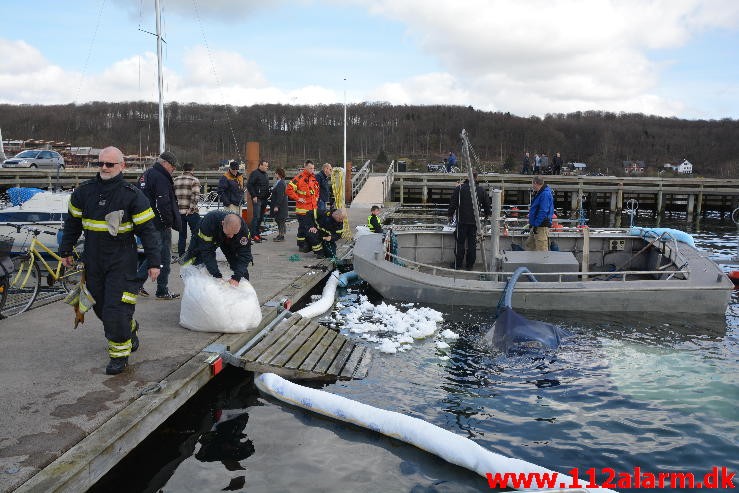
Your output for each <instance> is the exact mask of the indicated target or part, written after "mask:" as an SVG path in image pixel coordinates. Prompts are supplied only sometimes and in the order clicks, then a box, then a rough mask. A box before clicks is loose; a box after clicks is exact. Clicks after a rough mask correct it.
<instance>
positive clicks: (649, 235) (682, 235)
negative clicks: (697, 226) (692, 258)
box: [629, 226, 695, 247]
mask: <svg viewBox="0 0 739 493" xmlns="http://www.w3.org/2000/svg"><path fill="white" fill-rule="evenodd" d="M665 233H666V234H665ZM629 234H630V235H631V236H641V237H642V238H644V239H645V240H647V241H652V240H653V239H655V238H658V237H659V236H661V235H663V234H664V237H663V238H664V239H665V240H668V239H670V238H674V239H675V240H677V241H679V242H681V243H685V244H686V245H690V246H692V247H695V241H694V240H693V237H692V236H690V235H689V234H688V233H686V232H685V231H680V230H679V229H672V228H639V227H636V226H634V227H632V228H631V230H630V231H629Z"/></svg>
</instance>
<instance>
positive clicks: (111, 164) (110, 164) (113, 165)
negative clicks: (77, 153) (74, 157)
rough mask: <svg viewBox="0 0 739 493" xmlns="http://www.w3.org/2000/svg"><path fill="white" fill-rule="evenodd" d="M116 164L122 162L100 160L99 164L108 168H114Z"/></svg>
mask: <svg viewBox="0 0 739 493" xmlns="http://www.w3.org/2000/svg"><path fill="white" fill-rule="evenodd" d="M116 164H120V163H106V162H105V161H98V166H99V167H100V168H102V167H103V166H105V167H106V168H114V167H115V165H116Z"/></svg>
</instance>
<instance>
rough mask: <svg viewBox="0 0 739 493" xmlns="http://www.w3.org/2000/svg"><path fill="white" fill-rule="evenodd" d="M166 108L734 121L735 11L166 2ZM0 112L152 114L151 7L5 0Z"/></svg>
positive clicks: (598, 4)
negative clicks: (93, 108) (368, 105)
mask: <svg viewBox="0 0 739 493" xmlns="http://www.w3.org/2000/svg"><path fill="white" fill-rule="evenodd" d="M161 5H162V28H163V35H164V39H165V41H166V43H165V47H164V52H163V65H164V81H165V82H164V98H165V101H166V102H169V101H177V102H180V103H189V102H197V103H210V104H230V105H234V106H245V105H251V104H259V103H282V104H320V103H325V104H332V103H343V102H346V103H349V104H352V103H359V102H386V103H390V104H408V105H416V104H420V105H436V104H443V105H462V106H473V107H474V108H476V109H481V110H487V111H502V112H510V113H512V114H515V115H519V116H525V117H526V116H531V115H537V116H544V115H546V114H548V113H570V112H574V111H589V110H599V111H611V112H635V113H645V114H653V115H661V116H669V117H673V116H674V117H678V118H687V119H723V118H731V119H739V2H738V1H736V0H634V1H632V0H161ZM0 6H1V7H2V14H3V18H4V19H5V22H3V29H2V30H1V31H0V60H1V62H0V103H12V104H66V103H71V102H75V103H84V102H88V101H141V100H144V101H157V100H158V93H157V81H156V73H157V60H156V37H155V36H153V35H152V34H150V33H153V32H155V30H156V21H155V9H154V0H0Z"/></svg>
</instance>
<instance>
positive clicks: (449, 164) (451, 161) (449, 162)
mask: <svg viewBox="0 0 739 493" xmlns="http://www.w3.org/2000/svg"><path fill="white" fill-rule="evenodd" d="M456 165H457V156H456V155H455V154H454V151H449V157H448V158H446V172H447V173H451V172H452V168H453V167H455V166H456Z"/></svg>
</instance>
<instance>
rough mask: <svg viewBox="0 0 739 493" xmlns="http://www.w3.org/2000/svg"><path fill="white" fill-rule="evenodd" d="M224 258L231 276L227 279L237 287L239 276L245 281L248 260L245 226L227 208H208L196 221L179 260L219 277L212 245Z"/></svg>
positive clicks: (246, 230)
mask: <svg viewBox="0 0 739 493" xmlns="http://www.w3.org/2000/svg"><path fill="white" fill-rule="evenodd" d="M218 247H221V251H222V252H223V254H224V255H225V256H226V260H228V265H229V266H230V267H231V270H232V271H233V275H232V276H231V279H229V280H228V282H229V283H230V284H231V285H232V286H238V285H239V281H240V280H241V279H246V280H249V270H248V269H247V268H248V266H249V263H250V262H252V256H251V241H250V240H249V228H248V227H247V226H246V223H245V222H244V220H243V219H242V218H241V216H239V215H238V214H235V213H233V212H231V211H228V210H223V209H221V210H215V211H210V212H209V213H207V214H206V215H205V216H203V219H202V220H201V221H200V225H199V226H198V231H197V234H196V235H195V237H194V238H193V241H192V243H190V248H189V249H188V250H187V254H185V258H184V259H183V261H184V264H185V265H190V264H193V265H199V264H205V268H206V269H208V272H209V273H210V275H211V276H213V277H216V278H218V279H221V278H222V277H223V274H221V271H220V270H219V269H218V262H217V261H216V248H218Z"/></svg>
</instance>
